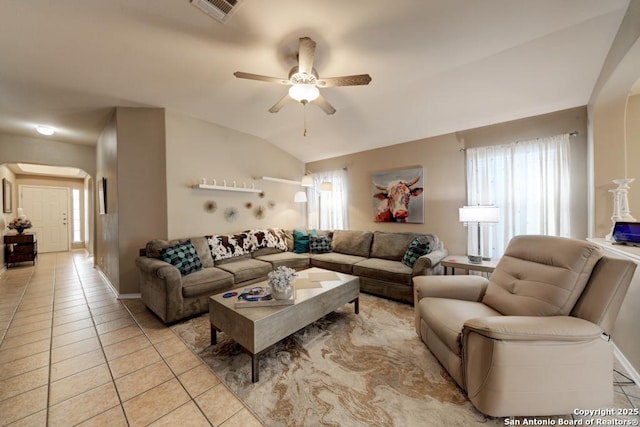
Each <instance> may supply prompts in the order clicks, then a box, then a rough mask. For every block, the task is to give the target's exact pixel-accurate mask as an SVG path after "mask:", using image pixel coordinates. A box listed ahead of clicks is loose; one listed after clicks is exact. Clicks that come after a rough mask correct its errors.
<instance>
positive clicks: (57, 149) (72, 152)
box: [0, 134, 96, 176]
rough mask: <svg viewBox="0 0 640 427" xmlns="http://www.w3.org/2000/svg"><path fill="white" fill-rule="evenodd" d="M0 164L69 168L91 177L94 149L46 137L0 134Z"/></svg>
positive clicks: (94, 167)
mask: <svg viewBox="0 0 640 427" xmlns="http://www.w3.org/2000/svg"><path fill="white" fill-rule="evenodd" d="M0 161H1V162H2V163H20V162H22V163H36V164H43V165H52V166H71V167H76V168H80V169H82V170H83V171H85V172H87V173H88V174H89V175H91V176H95V173H96V147H94V146H93V145H80V144H70V143H66V142H59V141H55V140H53V139H50V138H28V137H25V136H18V135H8V134H0Z"/></svg>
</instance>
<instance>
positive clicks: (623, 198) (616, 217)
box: [606, 178, 636, 240]
mask: <svg viewBox="0 0 640 427" xmlns="http://www.w3.org/2000/svg"><path fill="white" fill-rule="evenodd" d="M633 181H635V178H622V179H614V180H613V181H612V182H613V183H614V184H616V185H617V186H618V187H616V188H614V189H613V190H609V192H610V193H613V215H612V216H611V222H612V223H613V225H612V227H611V232H610V233H609V234H607V237H606V239H607V240H613V237H612V234H613V226H615V225H616V222H636V219H635V218H634V217H633V215H631V212H630V211H629V188H630V187H629V184H631V183H632V182H633Z"/></svg>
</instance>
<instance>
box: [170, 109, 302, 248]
mask: <svg viewBox="0 0 640 427" xmlns="http://www.w3.org/2000/svg"><path fill="white" fill-rule="evenodd" d="M165 123H166V150H167V205H168V207H167V210H168V224H169V227H168V234H169V236H168V237H169V238H170V239H173V238H182V237H193V236H204V235H208V234H223V233H230V232H236V231H241V230H246V229H250V228H266V227H280V228H294V227H300V226H302V225H303V216H302V210H301V206H300V205H299V204H296V203H294V202H293V197H294V194H295V192H296V191H299V190H300V189H301V187H299V186H296V185H291V184H286V183H278V182H269V181H262V180H256V179H255V177H261V176H265V175H266V176H272V177H278V178H285V179H291V180H300V179H301V178H302V175H303V174H304V164H303V163H302V162H301V161H300V160H298V159H296V158H295V157H293V156H291V155H290V154H288V153H286V152H284V151H282V150H280V149H279V148H277V147H275V146H274V145H273V144H271V143H269V142H267V141H264V140H262V139H260V138H257V137H254V136H251V135H248V134H244V133H241V132H237V131H234V130H232V129H228V128H225V127H222V126H219V125H215V124H212V123H208V122H205V121H202V120H198V119H195V118H191V117H188V116H185V115H182V114H180V113H177V112H173V111H166V117H165ZM202 178H206V179H207V180H211V179H214V178H215V179H216V181H217V183H218V184H221V183H222V180H224V179H226V180H227V185H229V186H231V185H232V182H233V181H234V180H235V181H236V185H238V186H242V183H246V185H247V186H248V187H250V186H251V184H252V183H253V184H255V187H256V188H260V189H263V190H264V197H260V196H259V195H258V194H256V193H241V192H231V191H220V190H200V189H193V188H192V185H194V184H197V183H199V182H200V180H201V179H202ZM208 201H214V202H215V203H216V204H217V210H216V211H215V212H213V213H208V212H207V211H206V210H205V208H204V206H205V203H207V202H208ZM247 203H250V204H251V208H247V207H246V206H247ZM270 205H273V207H272V208H270V207H269V206H270ZM257 207H263V208H264V217H263V218H262V219H258V218H256V216H255V215H254V213H255V209H256V208H257ZM229 208H234V209H236V210H237V212H238V215H237V219H236V220H235V221H234V222H229V221H227V220H226V219H225V216H224V212H225V210H227V209H229Z"/></svg>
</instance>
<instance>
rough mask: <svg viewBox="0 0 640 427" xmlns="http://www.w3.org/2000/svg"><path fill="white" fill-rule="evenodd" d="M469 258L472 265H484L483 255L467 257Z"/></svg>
mask: <svg viewBox="0 0 640 427" xmlns="http://www.w3.org/2000/svg"><path fill="white" fill-rule="evenodd" d="M467 258H469V262H470V263H471V264H482V256H481V255H467Z"/></svg>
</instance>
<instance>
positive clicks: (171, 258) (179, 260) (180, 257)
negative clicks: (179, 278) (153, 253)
mask: <svg viewBox="0 0 640 427" xmlns="http://www.w3.org/2000/svg"><path fill="white" fill-rule="evenodd" d="M160 259H162V260H163V261H164V262H168V263H169V264H171V265H174V266H175V267H176V268H177V269H178V270H180V274H182V275H183V276H186V275H187V274H190V273H193V272H195V271H199V270H202V262H201V261H200V257H199V256H198V252H196V248H195V247H194V246H193V243H191V241H188V242H186V243H180V244H178V245H175V246H169V247H166V248H162V249H160Z"/></svg>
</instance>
